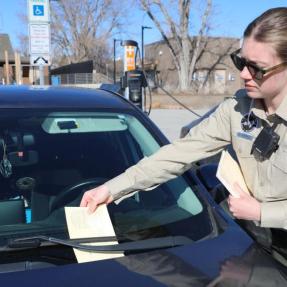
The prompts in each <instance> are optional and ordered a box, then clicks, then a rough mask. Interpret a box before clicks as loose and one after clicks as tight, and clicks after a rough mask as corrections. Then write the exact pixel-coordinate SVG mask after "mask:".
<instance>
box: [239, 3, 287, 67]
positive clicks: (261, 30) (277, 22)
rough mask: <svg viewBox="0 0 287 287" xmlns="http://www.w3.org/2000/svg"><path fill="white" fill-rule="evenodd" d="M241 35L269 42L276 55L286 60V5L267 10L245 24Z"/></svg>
mask: <svg viewBox="0 0 287 287" xmlns="http://www.w3.org/2000/svg"><path fill="white" fill-rule="evenodd" d="M243 35H244V38H249V37H252V38H253V39H254V40H256V41H258V42H262V43H269V44H271V45H272V47H273V48H274V49H275V51H276V53H277V56H278V57H279V58H280V59H281V60H283V61H287V7H278V8H273V9H269V10H267V11H266V12H264V13H263V14H262V15H260V16H259V17H257V18H256V19H255V20H253V21H252V22H251V23H250V24H249V25H248V26H247V28H246V29H245V31H244V34H243Z"/></svg>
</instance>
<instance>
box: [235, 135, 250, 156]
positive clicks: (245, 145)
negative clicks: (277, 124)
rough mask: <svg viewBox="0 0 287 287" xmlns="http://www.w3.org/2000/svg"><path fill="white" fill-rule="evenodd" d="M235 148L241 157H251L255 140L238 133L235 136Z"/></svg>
mask: <svg viewBox="0 0 287 287" xmlns="http://www.w3.org/2000/svg"><path fill="white" fill-rule="evenodd" d="M233 139H234V141H233V148H234V151H235V153H236V155H237V157H239V158H251V157H253V155H252V154H251V147H252V144H253V141H252V140H250V139H246V138H241V137H239V136H238V135H237V134H236V135H234V136H233Z"/></svg>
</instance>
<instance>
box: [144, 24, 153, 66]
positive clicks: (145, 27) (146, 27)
mask: <svg viewBox="0 0 287 287" xmlns="http://www.w3.org/2000/svg"><path fill="white" fill-rule="evenodd" d="M144 29H152V27H148V26H142V70H143V71H144Z"/></svg>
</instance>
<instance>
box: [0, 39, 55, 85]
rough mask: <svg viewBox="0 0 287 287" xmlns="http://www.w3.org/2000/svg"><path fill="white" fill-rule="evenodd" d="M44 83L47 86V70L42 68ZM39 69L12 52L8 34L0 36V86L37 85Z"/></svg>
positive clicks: (26, 59) (28, 60)
mask: <svg viewBox="0 0 287 287" xmlns="http://www.w3.org/2000/svg"><path fill="white" fill-rule="evenodd" d="M44 81H45V84H49V82H50V81H49V68H48V66H45V68H44ZM38 83H39V69H38V67H37V66H31V65H30V59H29V58H28V57H23V56H21V55H20V54H19V53H17V52H15V51H14V50H13V47H12V44H11V41H10V38H9V35H8V34H0V84H25V85H31V84H38Z"/></svg>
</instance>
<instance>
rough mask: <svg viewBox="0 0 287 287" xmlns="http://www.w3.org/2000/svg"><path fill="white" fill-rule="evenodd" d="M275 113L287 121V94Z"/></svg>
mask: <svg viewBox="0 0 287 287" xmlns="http://www.w3.org/2000/svg"><path fill="white" fill-rule="evenodd" d="M275 113H276V114H277V115H278V116H279V117H280V118H282V119H283V120H284V121H287V95H285V97H284V99H283V101H282V102H281V104H280V105H279V107H278V108H277V110H276V112H275Z"/></svg>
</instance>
